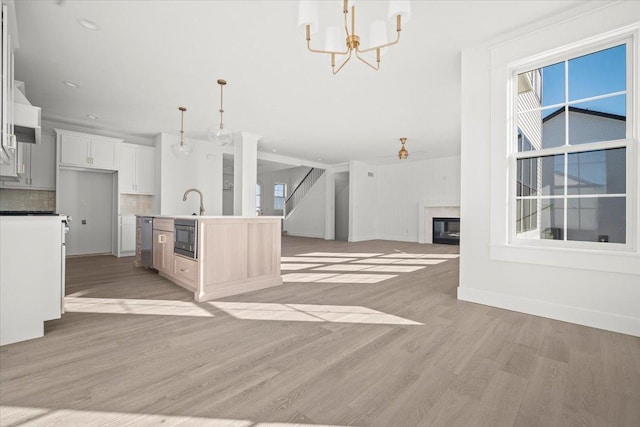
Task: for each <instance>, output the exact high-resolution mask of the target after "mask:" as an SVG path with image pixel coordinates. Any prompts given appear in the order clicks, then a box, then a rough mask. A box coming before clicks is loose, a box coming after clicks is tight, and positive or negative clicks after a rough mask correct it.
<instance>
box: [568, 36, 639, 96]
mask: <svg viewBox="0 0 640 427" xmlns="http://www.w3.org/2000/svg"><path fill="white" fill-rule="evenodd" d="M626 71H627V65H626V46H625V45H620V46H616V47H612V48H610V49H605V50H601V51H599V52H595V53H592V54H590V55H585V56H581V57H579V58H575V59H572V60H570V61H569V101H574V100H576V99H582V98H588V97H592V96H598V95H605V94H607V93H613V92H619V91H623V90H625V89H626Z"/></svg>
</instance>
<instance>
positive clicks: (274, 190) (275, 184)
mask: <svg viewBox="0 0 640 427" xmlns="http://www.w3.org/2000/svg"><path fill="white" fill-rule="evenodd" d="M278 185H282V197H280V196H276V186H278ZM278 199H282V207H281V208H279V207H278V206H277V204H276V203H277V200H278ZM286 201H287V184H286V183H284V182H274V183H273V209H274V210H276V211H284V204H285V203H286Z"/></svg>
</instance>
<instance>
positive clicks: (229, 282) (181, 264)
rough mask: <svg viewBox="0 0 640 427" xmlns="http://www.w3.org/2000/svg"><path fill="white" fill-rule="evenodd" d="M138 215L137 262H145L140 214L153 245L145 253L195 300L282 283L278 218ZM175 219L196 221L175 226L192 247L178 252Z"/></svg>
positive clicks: (161, 270)
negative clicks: (149, 225)
mask: <svg viewBox="0 0 640 427" xmlns="http://www.w3.org/2000/svg"><path fill="white" fill-rule="evenodd" d="M136 216H137V221H136V228H137V230H136V235H137V238H138V241H137V243H136V261H135V265H136V266H138V267H141V266H143V264H142V252H143V247H142V246H143V245H142V235H143V232H142V224H143V220H142V218H143V217H152V218H153V221H152V231H151V230H149V231H148V232H147V233H149V232H151V235H150V237H149V241H150V242H149V244H150V245H151V247H149V248H148V249H145V253H148V252H146V251H147V250H148V251H149V252H150V255H147V256H150V258H152V265H151V267H153V268H154V269H155V270H156V271H158V272H159V273H160V275H162V276H164V277H166V278H167V279H169V280H170V281H172V282H174V283H175V284H177V285H179V286H182V287H184V288H186V289H188V290H190V291H192V292H193V293H194V298H195V300H196V301H208V300H211V299H214V298H221V297H225V296H229V295H236V294H240V293H244V292H250V291H255V290H258V289H263V288H268V287H271V286H277V285H281V284H282V277H281V276H280V251H281V226H282V217H279V216H253V217H246V216H231V215H168V214H162V215H136ZM179 219H190V220H194V221H196V224H197V226H196V227H195V228H194V227H190V228H189V227H187V228H189V230H187V229H181V230H179V232H180V233H181V236H182V237H181V241H180V243H181V245H185V244H186V245H187V246H188V247H189V248H191V250H190V251H187V250H186V249H185V248H186V247H181V248H180V251H176V249H177V248H176V246H175V242H176V241H177V240H176V239H177V237H178V229H177V228H176V227H175V225H176V224H174V220H179ZM182 226H184V224H182V225H181V227H182ZM189 233H195V234H194V235H195V236H196V237H195V238H194V237H189V236H190V234H189ZM147 235H148V234H147ZM184 242H186V243H184ZM191 242H193V243H191ZM189 245H193V246H189ZM184 251H186V252H184ZM145 265H146V266H149V265H148V264H145Z"/></svg>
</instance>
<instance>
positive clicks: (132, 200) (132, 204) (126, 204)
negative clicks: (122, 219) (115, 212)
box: [120, 194, 153, 215]
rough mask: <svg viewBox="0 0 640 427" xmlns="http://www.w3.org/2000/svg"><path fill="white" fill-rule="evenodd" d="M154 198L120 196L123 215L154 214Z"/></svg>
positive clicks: (129, 195)
mask: <svg viewBox="0 0 640 427" xmlns="http://www.w3.org/2000/svg"><path fill="white" fill-rule="evenodd" d="M152 202H153V196H138V195H135V194H121V195H120V214H121V215H150V214H152V213H153V212H152V209H153V208H152V206H153V205H152Z"/></svg>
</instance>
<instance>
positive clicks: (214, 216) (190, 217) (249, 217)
mask: <svg viewBox="0 0 640 427" xmlns="http://www.w3.org/2000/svg"><path fill="white" fill-rule="evenodd" d="M136 216H144V217H152V218H167V219H282V217H281V216H266V215H260V216H234V215H166V214H162V215H136Z"/></svg>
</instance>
